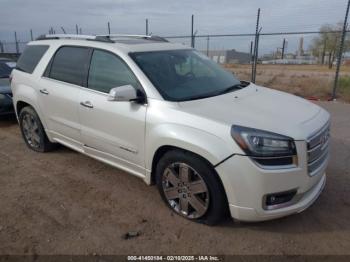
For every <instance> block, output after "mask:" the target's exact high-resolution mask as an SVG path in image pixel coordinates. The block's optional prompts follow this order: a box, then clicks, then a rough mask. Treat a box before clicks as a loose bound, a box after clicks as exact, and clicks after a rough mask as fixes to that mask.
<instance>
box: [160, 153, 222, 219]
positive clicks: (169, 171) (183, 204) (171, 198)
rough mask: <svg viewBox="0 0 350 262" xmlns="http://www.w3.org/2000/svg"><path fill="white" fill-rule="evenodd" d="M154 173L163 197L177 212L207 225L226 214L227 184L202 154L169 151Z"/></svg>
mask: <svg viewBox="0 0 350 262" xmlns="http://www.w3.org/2000/svg"><path fill="white" fill-rule="evenodd" d="M155 175H156V183H157V187H158V190H159V193H160V195H161V196H162V199H163V200H164V201H165V203H166V204H167V206H168V207H169V208H170V209H172V210H173V211H174V212H175V213H176V214H178V215H180V216H183V217H185V218H187V219H190V220H192V221H195V222H199V223H204V224H207V225H215V224H217V223H219V222H220V221H222V219H223V218H225V217H226V216H227V214H228V202H227V199H226V194H225V191H224V188H223V186H222V184H221V181H220V179H219V177H218V175H217V173H216V172H215V170H214V168H213V167H212V166H211V165H210V163H208V162H207V161H206V160H204V159H203V158H201V157H199V156H197V155H195V154H193V153H191V152H187V151H182V150H172V151H168V152H167V153H165V154H164V155H163V157H162V158H161V159H160V160H159V162H158V163H157V167H156V174H155ZM175 178H177V179H175ZM184 181H185V182H184ZM176 184H177V185H176ZM199 203H200V204H199Z"/></svg>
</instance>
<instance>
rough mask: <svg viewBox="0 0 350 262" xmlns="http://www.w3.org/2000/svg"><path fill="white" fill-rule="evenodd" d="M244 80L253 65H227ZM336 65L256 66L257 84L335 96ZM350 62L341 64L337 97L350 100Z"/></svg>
mask: <svg viewBox="0 0 350 262" xmlns="http://www.w3.org/2000/svg"><path fill="white" fill-rule="evenodd" d="M225 67H226V68H228V69H229V70H231V71H232V72H234V73H235V74H236V75H237V76H238V77H239V79H241V80H250V76H251V65H234V64H231V65H225ZM334 76H335V68H332V69H329V68H328V66H326V65H325V66H322V65H265V64H264V65H262V64H258V66H257V76H256V82H257V84H260V85H263V86H267V87H271V88H275V89H278V90H282V91H286V92H289V93H293V94H295V95H299V96H302V97H315V98H319V99H321V100H328V99H329V98H330V97H331V96H332V90H333V84H334ZM349 76H350V66H342V67H341V71H340V80H339V87H338V92H337V95H338V96H337V97H338V99H339V100H341V101H346V102H350V77H349Z"/></svg>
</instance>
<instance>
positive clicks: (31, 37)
mask: <svg viewBox="0 0 350 262" xmlns="http://www.w3.org/2000/svg"><path fill="white" fill-rule="evenodd" d="M33 39H34V38H33V30H32V29H30V40H31V41H33Z"/></svg>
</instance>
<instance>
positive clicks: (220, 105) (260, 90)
mask: <svg viewBox="0 0 350 262" xmlns="http://www.w3.org/2000/svg"><path fill="white" fill-rule="evenodd" d="M179 106H180V108H181V110H183V111H185V112H187V113H191V114H195V115H198V116H200V117H203V118H207V119H208V118H209V119H211V120H213V121H217V122H220V123H223V124H227V125H230V126H231V125H241V126H245V127H251V128H257V129H262V130H266V131H271V132H275V133H279V134H282V135H286V136H290V137H292V138H294V139H300V140H303V139H306V137H307V136H308V135H309V134H310V133H312V132H314V131H315V130H318V129H319V128H321V127H322V126H323V125H324V124H325V123H326V122H327V121H328V119H329V115H328V113H327V112H326V111H325V110H323V109H322V108H321V107H319V106H317V105H315V104H313V103H311V102H309V101H307V100H305V99H303V98H300V97H297V96H294V95H291V94H288V93H284V92H280V91H276V90H273V89H269V88H265V87H260V86H257V85H254V84H250V85H249V86H247V87H246V88H243V89H241V90H238V91H235V92H231V93H227V94H224V95H220V96H215V97H210V98H207V99H200V100H194V101H186V102H181V103H179Z"/></svg>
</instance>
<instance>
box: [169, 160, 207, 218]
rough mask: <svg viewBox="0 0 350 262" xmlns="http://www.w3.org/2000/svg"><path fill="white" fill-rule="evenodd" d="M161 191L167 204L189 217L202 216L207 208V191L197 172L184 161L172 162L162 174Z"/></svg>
mask: <svg viewBox="0 0 350 262" xmlns="http://www.w3.org/2000/svg"><path fill="white" fill-rule="evenodd" d="M162 187H163V192H164V195H165V197H166V199H167V200H168V203H169V205H170V206H171V207H172V209H173V210H175V211H176V212H177V213H179V214H180V215H182V216H185V217H187V218H190V219H196V218H200V217H202V216H203V215H204V214H205V213H206V212H207V210H208V208H209V191H208V188H207V186H206V184H205V182H204V180H203V178H202V177H201V176H200V174H199V173H198V172H196V171H195V170H194V169H193V168H192V167H190V166H189V165H187V164H185V163H173V164H171V165H169V166H168V167H167V168H165V170H164V172H163V176H162Z"/></svg>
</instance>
